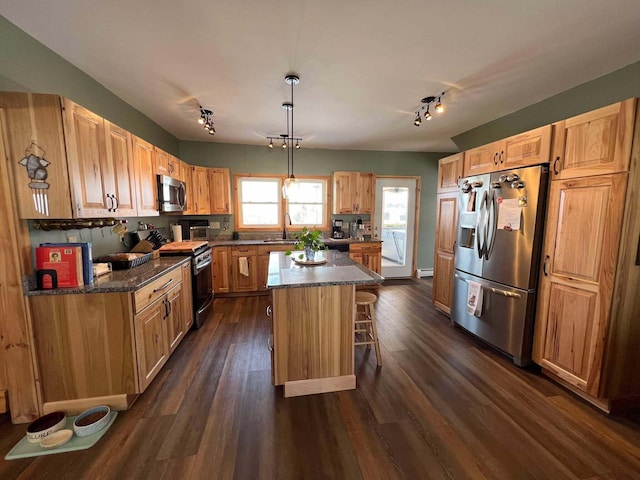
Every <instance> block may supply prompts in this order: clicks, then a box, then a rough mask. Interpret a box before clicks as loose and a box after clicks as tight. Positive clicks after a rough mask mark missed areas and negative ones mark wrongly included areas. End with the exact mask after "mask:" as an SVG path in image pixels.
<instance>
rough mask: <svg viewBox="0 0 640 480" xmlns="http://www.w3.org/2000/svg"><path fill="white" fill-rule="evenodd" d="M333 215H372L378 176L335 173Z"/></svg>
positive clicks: (357, 173) (363, 173)
mask: <svg viewBox="0 0 640 480" xmlns="http://www.w3.org/2000/svg"><path fill="white" fill-rule="evenodd" d="M332 183H333V213H334V214H341V213H362V214H365V213H366V214H372V213H373V212H374V210H375V195H376V176H375V174H374V173H367V172H333V174H332Z"/></svg>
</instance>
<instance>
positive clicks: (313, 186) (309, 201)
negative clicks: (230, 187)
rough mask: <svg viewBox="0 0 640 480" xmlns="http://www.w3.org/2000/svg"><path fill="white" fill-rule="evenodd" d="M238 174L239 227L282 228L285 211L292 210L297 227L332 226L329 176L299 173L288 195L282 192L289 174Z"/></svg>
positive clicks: (269, 229)
mask: <svg viewBox="0 0 640 480" xmlns="http://www.w3.org/2000/svg"><path fill="white" fill-rule="evenodd" d="M234 178H235V186H236V192H237V195H236V201H237V206H236V212H237V213H236V222H235V223H236V230H263V231H274V230H280V229H282V227H283V219H284V218H283V217H284V214H285V212H288V213H289V217H290V218H291V225H292V227H293V229H294V230H297V229H298V228H302V227H304V226H306V227H309V228H313V227H315V228H318V229H320V230H323V229H324V230H326V229H328V228H329V227H328V225H329V206H328V204H329V202H328V194H327V191H328V185H329V178H328V177H302V178H298V177H296V183H295V185H296V186H295V188H294V189H293V190H294V191H293V192H292V193H291V195H290V196H289V198H288V199H285V198H283V196H282V184H283V181H284V179H285V178H286V177H283V176H270V175H264V176H262V175H249V174H244V175H242V174H239V175H235V177H234ZM288 226H289V225H288V224H287V227H288Z"/></svg>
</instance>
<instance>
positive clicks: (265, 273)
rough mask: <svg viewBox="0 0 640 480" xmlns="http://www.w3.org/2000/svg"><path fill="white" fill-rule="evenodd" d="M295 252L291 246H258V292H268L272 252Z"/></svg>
mask: <svg viewBox="0 0 640 480" xmlns="http://www.w3.org/2000/svg"><path fill="white" fill-rule="evenodd" d="M287 250H293V244H290V245H258V291H259V292H266V291H268V289H267V280H268V279H269V254H270V253H271V252H286V251H287Z"/></svg>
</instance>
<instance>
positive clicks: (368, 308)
mask: <svg viewBox="0 0 640 480" xmlns="http://www.w3.org/2000/svg"><path fill="white" fill-rule="evenodd" d="M377 300H378V297H376V296H375V295H374V294H373V293H371V292H364V291H357V292H356V318H355V321H354V329H353V332H354V343H353V344H354V345H366V346H367V349H371V345H374V346H375V347H376V359H377V361H378V366H379V367H381V366H382V356H381V355H380V343H379V342H378V327H377V326H376V313H375V310H374V308H373V304H374V303H376V301H377ZM359 333H361V334H364V337H365V340H363V341H358V334H359Z"/></svg>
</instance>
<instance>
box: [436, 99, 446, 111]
mask: <svg viewBox="0 0 640 480" xmlns="http://www.w3.org/2000/svg"><path fill="white" fill-rule="evenodd" d="M442 112H444V105H442V102H441V101H440V97H438V103H436V113H442Z"/></svg>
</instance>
